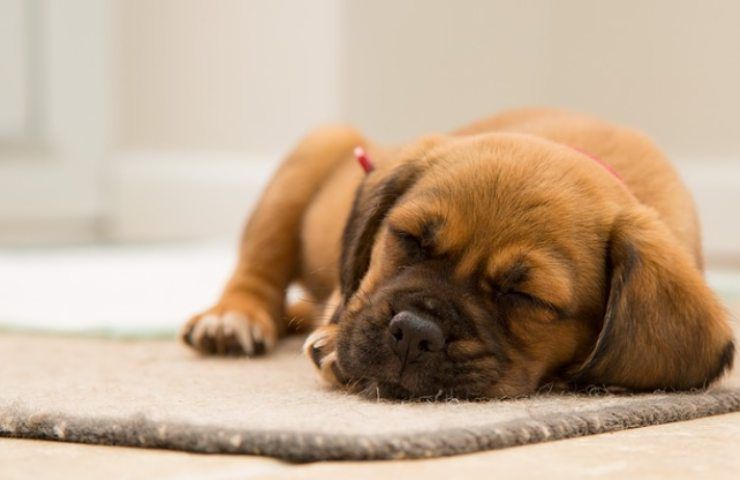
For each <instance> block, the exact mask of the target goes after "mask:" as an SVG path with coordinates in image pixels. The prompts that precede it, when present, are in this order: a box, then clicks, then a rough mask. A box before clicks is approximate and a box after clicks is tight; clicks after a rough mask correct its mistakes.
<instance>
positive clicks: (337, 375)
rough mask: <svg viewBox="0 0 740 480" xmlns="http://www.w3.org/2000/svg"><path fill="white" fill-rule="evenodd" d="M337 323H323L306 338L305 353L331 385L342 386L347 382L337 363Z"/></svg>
mask: <svg viewBox="0 0 740 480" xmlns="http://www.w3.org/2000/svg"><path fill="white" fill-rule="evenodd" d="M336 336H337V326H336V325H323V326H321V327H319V328H317V329H316V330H315V331H314V332H313V333H312V334H311V335H309V336H308V338H306V341H305V342H304V344H303V353H304V354H305V355H306V356H307V357H308V358H309V359H310V360H311V362H313V364H314V365H315V366H316V368H317V369H318V370H319V375H320V376H321V378H323V379H324V380H325V381H326V382H327V383H329V385H332V386H342V385H344V384H346V383H347V381H346V379H345V378H344V375H343V374H342V371H341V369H340V368H339V364H338V363H337V351H336Z"/></svg>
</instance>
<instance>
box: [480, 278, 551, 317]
mask: <svg viewBox="0 0 740 480" xmlns="http://www.w3.org/2000/svg"><path fill="white" fill-rule="evenodd" d="M489 288H490V289H491V291H492V292H493V295H494V297H495V298H496V300H499V301H504V302H507V303H509V304H511V305H516V304H526V305H531V306H533V307H536V308H541V309H545V310H549V311H551V312H554V313H556V314H558V315H562V314H563V312H562V310H561V309H560V308H558V307H557V306H555V305H553V304H552V303H550V302H547V301H545V300H542V299H541V298H539V297H535V296H534V295H532V294H530V293H526V292H520V291H519V290H513V289H510V288H505V289H502V288H499V287H498V286H496V285H495V284H489Z"/></svg>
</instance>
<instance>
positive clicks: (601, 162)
mask: <svg viewBox="0 0 740 480" xmlns="http://www.w3.org/2000/svg"><path fill="white" fill-rule="evenodd" d="M568 146H569V147H570V148H572V149H573V150H575V151H576V152H578V153H581V154H583V155H586V156H587V157H588V158H590V159H591V160H593V161H594V162H596V163H598V164H599V165H601V166H602V167H604V169H605V170H606V171H607V172H609V173H611V174H612V175H614V178H616V179H617V180H619V181H620V182H622V183H624V179H623V178H622V177H621V176H620V175H619V174H618V173H617V171H616V170H614V167H612V166H611V165H609V164H608V163H606V162H605V161H603V160H602V159H600V158H599V157H597V156H596V155H594V154H593V153H589V152H587V151H585V150H581V149H580V148H578V147H574V146H572V145H568Z"/></svg>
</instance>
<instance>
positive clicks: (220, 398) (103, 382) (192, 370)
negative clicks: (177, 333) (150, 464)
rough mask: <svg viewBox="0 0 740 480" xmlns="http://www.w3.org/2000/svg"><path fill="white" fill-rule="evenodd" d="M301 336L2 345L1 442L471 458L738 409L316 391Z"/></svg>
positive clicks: (707, 398)
mask: <svg viewBox="0 0 740 480" xmlns="http://www.w3.org/2000/svg"><path fill="white" fill-rule="evenodd" d="M299 350H300V340H299V339H294V340H291V341H288V342H285V343H284V344H283V345H282V346H281V347H280V348H279V349H278V352H277V353H276V354H275V355H272V356H270V357H267V358H262V359H256V360H250V359H215V358H202V357H199V356H197V355H195V354H193V353H192V352H190V351H188V350H186V349H185V348H184V347H181V346H180V345H178V344H176V343H175V342H172V341H164V340H146V341H141V340H140V341H120V340H118V341H116V340H105V339H92V338H90V339H84V338H65V337H47V336H33V335H20V334H3V335H2V336H0V379H1V380H2V385H3V388H2V390H0V435H3V436H10V437H26V438H39V439H51V440H60V441H70V442H83V443H97V444H108V445H128V446H138V447H152V448H169V449H177V450H186V451H192V452H221V453H244V454H257V455H269V456H274V457H278V458H282V459H286V460H290V461H315V460H328V459H340V460H341V459H347V460H349V459H355V460H358V459H396V458H422V457H435V456H444V455H455V454H461V453H470V452H476V451H481V450H489V449H496V448H504V447H508V446H514V445H522V444H527V443H536V442H543V441H550V440H557V439H562V438H569V437H576V436H583V435H590V434H595V433H602V432H610V431H616V430H623V429H627V428H635V427H640V426H645V425H655V424H660V423H667V422H674V421H679V420H687V419H692V418H698V417H702V416H707V415H716V414H721V413H727V412H732V411H740V378H738V375H737V374H735V376H734V377H731V378H729V379H725V381H724V382H723V383H722V384H721V385H719V386H717V387H714V388H712V389H711V390H710V391H707V392H699V393H689V394H664V393H656V394H648V395H593V396H589V395H570V394H569V395H554V394H553V395H539V396H535V397H533V398H527V399H519V400H508V401H490V402H439V403H391V402H383V401H380V402H379V401H371V400H365V399H361V398H357V397H354V396H350V395H346V394H343V393H341V392H336V391H331V390H327V389H325V388H323V387H322V386H321V385H320V384H319V382H318V380H317V379H316V377H315V375H314V372H313V371H312V368H311V366H310V365H309V363H308V362H307V361H306V360H305V359H304V358H302V357H301V355H300V354H299Z"/></svg>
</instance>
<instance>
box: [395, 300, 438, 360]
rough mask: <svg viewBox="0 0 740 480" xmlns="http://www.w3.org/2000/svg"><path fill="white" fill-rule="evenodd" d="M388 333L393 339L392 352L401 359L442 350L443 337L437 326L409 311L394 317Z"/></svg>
mask: <svg viewBox="0 0 740 480" xmlns="http://www.w3.org/2000/svg"><path fill="white" fill-rule="evenodd" d="M388 331H389V333H390V334H391V336H392V337H393V339H394V345H393V349H394V351H395V352H396V353H397V354H398V355H399V356H400V357H403V358H406V356H408V357H409V358H416V357H417V356H418V355H420V354H422V353H426V352H439V351H441V350H442V349H444V345H445V337H444V334H443V333H442V330H441V329H440V328H439V325H437V324H436V323H435V322H433V321H431V320H428V319H426V318H423V317H421V316H418V315H416V314H414V313H411V312H409V311H403V312H401V313H399V314H397V315H395V316H394V317H393V318H392V319H391V322H390V324H389V325H388Z"/></svg>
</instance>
